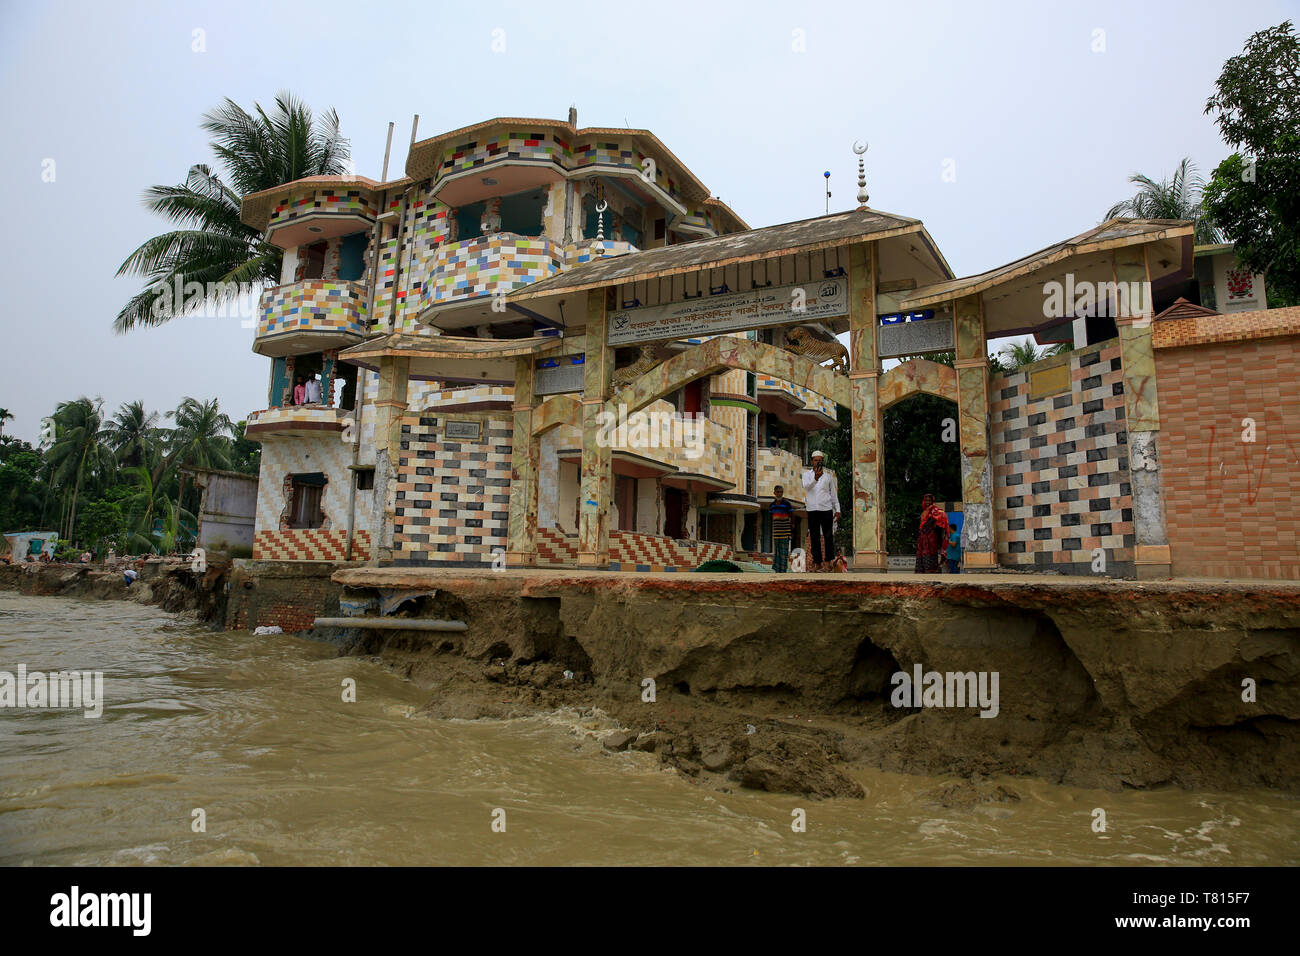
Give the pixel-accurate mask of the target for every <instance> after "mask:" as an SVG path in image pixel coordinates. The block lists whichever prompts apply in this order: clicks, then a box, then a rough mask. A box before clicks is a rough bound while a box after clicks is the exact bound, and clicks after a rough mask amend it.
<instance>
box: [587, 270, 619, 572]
mask: <svg viewBox="0 0 1300 956" xmlns="http://www.w3.org/2000/svg"><path fill="white" fill-rule="evenodd" d="M614 295H615V290H614V289H613V288H609V289H591V290H588V292H587V332H586V343H587V344H586V353H585V357H584V358H583V363H584V364H583V381H582V475H581V478H580V481H581V492H580V494H579V500H578V566H579V567H586V568H607V567H609V509H610V493H611V490H612V487H613V484H614V477H613V469H612V466H613V461H612V457H611V449H610V447H609V444H608V442H605V441H603V440H602V439H601V419H600V413H601V412H602V411H604V410H605V401H606V400H607V399H608V398H609V396H610V378H611V375H612V374H613V370H614V350H613V349H612V348H610V347H609V345H608V342H607V330H606V322H607V317H608V315H609V312H610V311H611V310H612V309H613V307H614ZM614 411H615V412H616V411H617V409H615V410H614Z"/></svg>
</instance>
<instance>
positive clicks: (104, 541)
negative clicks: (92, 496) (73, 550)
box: [75, 498, 126, 555]
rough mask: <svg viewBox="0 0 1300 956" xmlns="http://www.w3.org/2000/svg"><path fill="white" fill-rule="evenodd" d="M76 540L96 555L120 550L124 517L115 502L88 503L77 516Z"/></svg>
mask: <svg viewBox="0 0 1300 956" xmlns="http://www.w3.org/2000/svg"><path fill="white" fill-rule="evenodd" d="M75 537H76V540H77V541H78V542H80V543H82V544H83V545H85V547H87V548H89V549H91V550H92V551H94V552H95V553H96V554H98V555H103V554H104V553H105V552H107V551H108V549H109V548H120V547H121V546H122V544H123V543H124V541H125V538H126V517H125V516H124V515H123V514H122V508H121V506H120V505H118V504H117V503H115V502H112V501H106V500H104V499H103V498H101V499H99V500H97V501H92V502H89V503H88V504H87V505H86V506H85V507H84V508H83V509H82V510H81V514H80V515H78V516H77V529H76V536H75Z"/></svg>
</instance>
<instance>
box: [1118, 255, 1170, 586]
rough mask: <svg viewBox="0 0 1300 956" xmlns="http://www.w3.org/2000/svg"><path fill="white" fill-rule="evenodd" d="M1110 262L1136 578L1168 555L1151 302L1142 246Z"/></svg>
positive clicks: (1166, 572) (1159, 568) (1166, 573)
mask: <svg viewBox="0 0 1300 956" xmlns="http://www.w3.org/2000/svg"><path fill="white" fill-rule="evenodd" d="M1114 264H1115V283H1116V290H1117V292H1116V301H1117V303H1118V305H1119V308H1118V310H1117V313H1118V314H1117V315H1116V317H1115V324H1116V326H1117V327H1118V328H1119V349H1120V361H1121V362H1122V363H1123V367H1124V418H1125V429H1126V431H1127V433H1128V467H1129V479H1130V487H1131V489H1132V494H1133V531H1134V539H1135V548H1134V552H1133V563H1134V565H1135V567H1136V571H1137V576H1138V577H1139V578H1144V579H1151V578H1168V577H1170V575H1171V573H1172V556H1171V555H1170V551H1169V537H1168V534H1167V531H1166V527H1165V505H1164V491H1163V489H1162V488H1161V484H1160V449H1159V440H1158V439H1159V436H1160V401H1159V397H1158V395H1157V394H1156V357H1155V349H1154V348H1153V346H1152V339H1151V331H1152V330H1151V316H1152V309H1153V306H1152V301H1151V274H1150V270H1149V269H1148V265H1147V258H1146V246H1128V247H1126V248H1123V249H1119V250H1116V252H1115V253H1114Z"/></svg>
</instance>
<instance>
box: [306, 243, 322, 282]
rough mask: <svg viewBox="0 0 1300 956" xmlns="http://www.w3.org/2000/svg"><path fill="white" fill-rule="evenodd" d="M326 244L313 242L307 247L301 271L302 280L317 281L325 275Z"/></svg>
mask: <svg viewBox="0 0 1300 956" xmlns="http://www.w3.org/2000/svg"><path fill="white" fill-rule="evenodd" d="M326 248H327V244H326V243H323V242H313V243H312V244H311V245H310V246H308V247H307V262H306V265H305V267H304V269H303V274H302V277H303V278H304V279H319V278H321V277H322V276H324V275H325V250H326Z"/></svg>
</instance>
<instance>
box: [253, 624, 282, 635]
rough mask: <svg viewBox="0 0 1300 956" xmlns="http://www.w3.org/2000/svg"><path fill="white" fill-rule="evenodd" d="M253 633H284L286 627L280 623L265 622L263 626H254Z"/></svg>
mask: <svg viewBox="0 0 1300 956" xmlns="http://www.w3.org/2000/svg"><path fill="white" fill-rule="evenodd" d="M253 633H254V634H257V635H259V636H263V635H266V634H283V633H284V629H283V628H282V627H280V626H279V625H278V624H263V625H262V626H261V627H255V628H253Z"/></svg>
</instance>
